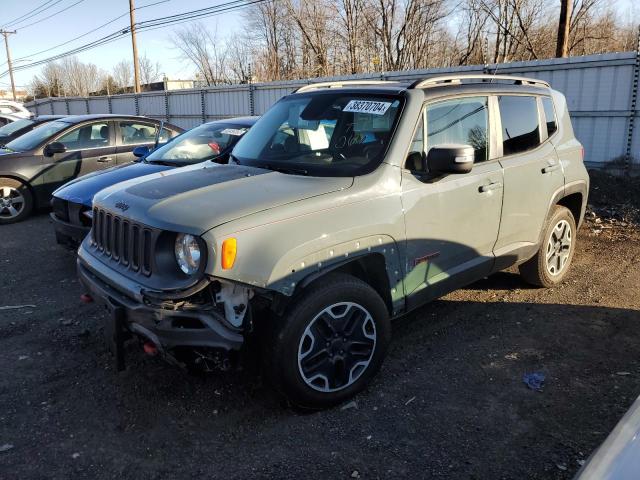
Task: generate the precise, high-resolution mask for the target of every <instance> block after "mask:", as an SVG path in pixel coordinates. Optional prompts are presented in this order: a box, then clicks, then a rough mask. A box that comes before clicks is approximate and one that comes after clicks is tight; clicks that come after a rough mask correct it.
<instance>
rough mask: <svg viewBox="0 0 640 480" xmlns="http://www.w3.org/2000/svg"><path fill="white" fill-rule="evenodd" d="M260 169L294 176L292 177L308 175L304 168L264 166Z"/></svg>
mask: <svg viewBox="0 0 640 480" xmlns="http://www.w3.org/2000/svg"><path fill="white" fill-rule="evenodd" d="M262 168H266V169H267V170H273V171H274V172H280V173H287V174H294V175H309V171H308V170H305V169H304V168H295V167H280V166H273V165H264V166H263V167H262Z"/></svg>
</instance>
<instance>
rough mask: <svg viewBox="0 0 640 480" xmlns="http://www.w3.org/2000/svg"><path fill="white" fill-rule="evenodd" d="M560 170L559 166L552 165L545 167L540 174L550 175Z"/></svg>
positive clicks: (557, 164)
mask: <svg viewBox="0 0 640 480" xmlns="http://www.w3.org/2000/svg"><path fill="white" fill-rule="evenodd" d="M559 168H560V164H559V163H556V164H554V165H547V166H546V167H544V168H543V169H542V173H551V172H553V171H555V170H557V169H559Z"/></svg>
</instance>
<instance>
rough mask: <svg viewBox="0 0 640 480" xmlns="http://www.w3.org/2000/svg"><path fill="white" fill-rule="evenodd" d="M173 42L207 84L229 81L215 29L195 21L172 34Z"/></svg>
mask: <svg viewBox="0 0 640 480" xmlns="http://www.w3.org/2000/svg"><path fill="white" fill-rule="evenodd" d="M173 43H174V45H175V47H176V48H177V49H178V50H179V51H180V52H181V53H182V58H183V59H184V60H186V61H188V62H189V63H191V64H192V65H193V66H194V67H195V69H196V71H197V72H198V73H199V74H200V76H201V77H202V78H203V79H204V81H205V82H206V84H207V85H218V84H221V83H229V76H228V74H227V70H226V67H225V61H226V51H225V49H224V48H220V42H219V40H218V38H217V36H216V32H215V30H214V31H211V30H209V29H207V27H206V26H205V25H204V24H203V23H195V24H192V25H189V26H188V27H185V28H183V29H181V30H178V31H177V32H176V33H175V35H174V36H173Z"/></svg>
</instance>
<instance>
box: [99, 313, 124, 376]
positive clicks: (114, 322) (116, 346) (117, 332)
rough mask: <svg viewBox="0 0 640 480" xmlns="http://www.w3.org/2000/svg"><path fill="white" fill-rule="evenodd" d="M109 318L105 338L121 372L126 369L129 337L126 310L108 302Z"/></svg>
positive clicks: (117, 369) (117, 368)
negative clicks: (127, 338) (125, 354)
mask: <svg viewBox="0 0 640 480" xmlns="http://www.w3.org/2000/svg"><path fill="white" fill-rule="evenodd" d="M106 307H107V311H108V312H109V318H108V320H107V322H106V325H105V326H104V339H105V342H106V344H107V348H108V349H109V351H110V352H111V354H112V355H113V357H114V360H115V367H116V371H118V372H121V371H123V370H124V369H125V361H124V341H125V339H126V337H127V330H126V328H125V319H126V315H125V311H124V308H122V307H121V306H119V305H114V304H112V303H111V302H106Z"/></svg>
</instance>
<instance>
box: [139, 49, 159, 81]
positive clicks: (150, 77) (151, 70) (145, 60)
mask: <svg viewBox="0 0 640 480" xmlns="http://www.w3.org/2000/svg"><path fill="white" fill-rule="evenodd" d="M139 64H140V81H141V83H142V84H143V85H149V84H150V83H153V82H157V81H158V79H159V78H160V71H161V67H160V62H154V61H153V60H151V59H150V58H149V57H147V54H146V53H145V54H144V55H142V56H141V57H140V59H139Z"/></svg>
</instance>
